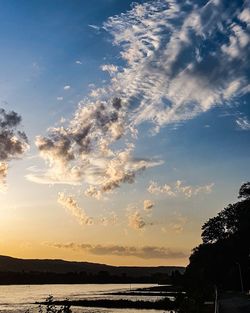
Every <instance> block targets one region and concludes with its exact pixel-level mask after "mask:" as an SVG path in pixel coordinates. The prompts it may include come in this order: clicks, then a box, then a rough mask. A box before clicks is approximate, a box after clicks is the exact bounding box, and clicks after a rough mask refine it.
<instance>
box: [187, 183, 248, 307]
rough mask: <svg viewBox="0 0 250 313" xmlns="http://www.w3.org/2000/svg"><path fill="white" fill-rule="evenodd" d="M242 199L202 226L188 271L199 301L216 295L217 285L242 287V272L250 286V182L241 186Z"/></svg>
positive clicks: (191, 290)
mask: <svg viewBox="0 0 250 313" xmlns="http://www.w3.org/2000/svg"><path fill="white" fill-rule="evenodd" d="M239 199H240V201H238V202H236V203H234V204H230V205H228V206H227V207H226V208H224V209H223V210H222V211H221V212H219V213H218V214H217V216H215V217H213V218H210V219H209V220H208V221H207V222H206V223H205V224H204V225H203V226H202V234H201V236H202V240H203V243H202V244H201V245H199V246H198V247H196V248H194V249H193V252H192V254H191V256H190V263H189V265H188V267H187V269H186V273H185V281H186V287H187V290H188V292H189V295H190V296H191V297H192V298H193V299H196V303H202V302H203V301H204V300H208V299H209V298H213V290H214V285H217V286H218V287H219V288H221V289H224V290H229V289H230V290H241V282H240V275H239V274H240V273H239V271H241V272H242V277H243V285H244V288H245V289H249V288H250V262H249V259H250V258H249V257H250V182H247V183H245V184H243V185H242V186H241V187H240V190H239Z"/></svg>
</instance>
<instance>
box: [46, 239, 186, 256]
mask: <svg viewBox="0 0 250 313" xmlns="http://www.w3.org/2000/svg"><path fill="white" fill-rule="evenodd" d="M44 244H45V245H47V246H49V247H52V248H58V249H71V250H76V251H83V252H87V253H90V254H93V255H115V256H121V257H124V256H126V257H129V256H133V257H137V258H141V259H180V258H185V257H186V256H187V252H186V251H181V250H177V249H171V248H166V247H158V246H143V247H135V246H122V245H101V244H100V245H92V244H87V243H74V242H70V243H65V244H63V243H50V242H46V243H44Z"/></svg>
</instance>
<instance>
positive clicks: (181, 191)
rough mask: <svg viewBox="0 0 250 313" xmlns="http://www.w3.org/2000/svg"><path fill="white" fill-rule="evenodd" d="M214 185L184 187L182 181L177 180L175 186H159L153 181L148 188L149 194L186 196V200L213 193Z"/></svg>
mask: <svg viewBox="0 0 250 313" xmlns="http://www.w3.org/2000/svg"><path fill="white" fill-rule="evenodd" d="M213 186H214V183H211V184H208V185H204V186H190V185H184V184H183V182H182V181H181V180H177V181H176V183H175V184H174V185H167V184H165V185H163V186H161V185H159V184H158V183H157V182H154V181H151V182H150V184H149V186H148V189H147V190H148V192H149V193H152V194H155V195H159V194H165V195H167V196H170V197H175V196H177V195H184V196H185V197H186V198H191V197H193V196H197V195H198V194H200V193H211V192H212V188H213Z"/></svg>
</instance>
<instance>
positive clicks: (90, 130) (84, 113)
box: [27, 98, 162, 199]
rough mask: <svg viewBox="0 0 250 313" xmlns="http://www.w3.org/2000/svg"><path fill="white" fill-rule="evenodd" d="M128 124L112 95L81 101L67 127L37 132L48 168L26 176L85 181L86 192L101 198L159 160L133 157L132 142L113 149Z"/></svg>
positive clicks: (40, 178) (38, 142)
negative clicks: (43, 133)
mask: <svg viewBox="0 0 250 313" xmlns="http://www.w3.org/2000/svg"><path fill="white" fill-rule="evenodd" d="M128 132H130V133H132V129H131V128H126V127H124V126H123V112H122V101H121V100H120V99H119V98H113V100H112V101H111V102H110V105H109V106H108V105H107V103H103V102H94V103H92V104H88V105H87V106H84V105H81V106H80V107H79V109H78V110H77V112H76V113H75V116H74V118H73V119H72V120H71V121H70V123H69V126H68V127H57V128H51V129H49V134H48V136H47V137H42V136H38V137H37V138H36V146H37V147H38V149H39V151H40V155H41V156H42V157H43V158H44V159H45V160H46V161H47V162H48V165H49V170H47V171H46V172H45V173H44V174H43V175H42V174H39V175H38V174H37V173H34V174H29V175H28V176H27V178H28V179H30V180H32V181H36V182H39V181H42V178H44V182H50V183H62V182H68V183H70V182H72V183H73V184H76V183H80V182H86V183H88V184H90V186H89V187H88V188H87V190H86V191H85V195H87V196H92V197H95V198H99V199H100V198H101V193H104V192H110V191H112V190H114V189H115V188H118V187H120V185H121V184H123V183H134V181H135V177H136V175H137V174H139V173H140V172H142V171H144V170H145V169H147V168H150V167H154V166H157V165H160V164H162V161H159V160H148V159H143V158H134V157H133V155H132V154H133V151H134V148H135V147H134V145H133V144H127V145H126V147H124V148H123V149H119V150H116V151H112V150H111V149H110V144H111V143H113V142H116V141H117V140H119V139H120V137H122V136H123V135H125V134H126V133H128Z"/></svg>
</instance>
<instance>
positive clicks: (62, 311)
mask: <svg viewBox="0 0 250 313" xmlns="http://www.w3.org/2000/svg"><path fill="white" fill-rule="evenodd" d="M70 306H71V305H70V304H69V303H68V300H65V301H64V303H63V305H61V306H60V307H59V308H57V307H56V306H55V304H54V297H53V296H51V295H49V296H48V298H47V299H46V300H45V310H43V307H42V305H39V309H38V312H39V313H72V311H71V309H70Z"/></svg>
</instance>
